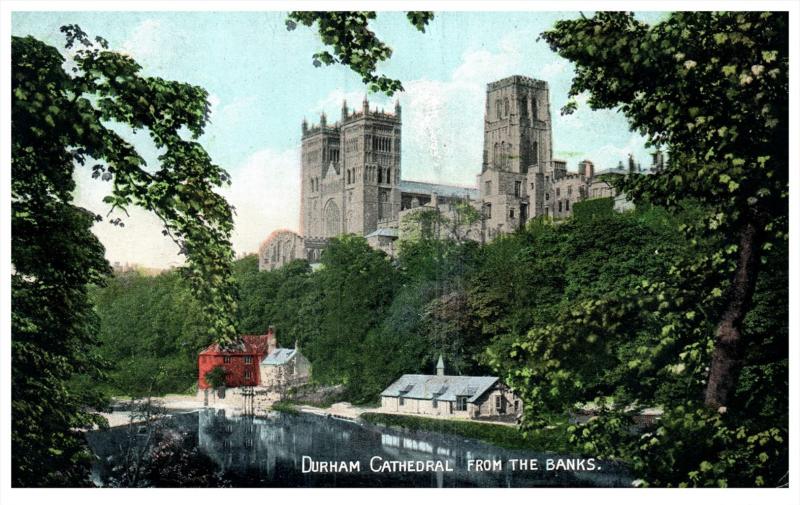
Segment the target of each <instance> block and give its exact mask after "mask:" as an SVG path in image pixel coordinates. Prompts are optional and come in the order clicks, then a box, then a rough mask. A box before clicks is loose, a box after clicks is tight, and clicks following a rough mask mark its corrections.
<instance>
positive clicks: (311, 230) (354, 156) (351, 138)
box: [301, 97, 401, 248]
mask: <svg viewBox="0 0 800 505" xmlns="http://www.w3.org/2000/svg"><path fill="white" fill-rule="evenodd" d="M400 117H401V116H400V104H399V103H397V104H395V110H394V113H393V114H392V113H387V112H384V111H378V110H370V108H369V102H368V101H367V98H366V97H364V102H363V103H362V110H361V111H360V112H355V111H350V110H349V109H348V108H347V102H344V103H342V118H341V120H340V121H339V122H337V123H335V124H334V125H328V124H327V119H326V117H325V114H322V116H321V117H320V123H319V125H313V126H310V127H309V125H308V123H306V122H305V120H304V121H303V138H302V147H301V153H302V161H301V163H302V165H301V174H302V175H301V177H302V184H301V199H302V210H301V212H302V216H301V234H302V235H303V237H304V239H305V240H306V242H307V243H312V242H315V241H316V242H319V241H320V240H323V241H324V239H327V238H331V237H336V236H338V235H342V234H345V233H356V234H361V235H366V234H368V233H371V232H373V231H375V230H376V229H377V228H378V226H379V225H380V224H381V223H387V224H388V223H393V222H396V220H397V214H398V212H399V211H400V129H401V119H400ZM307 248H308V247H307Z"/></svg>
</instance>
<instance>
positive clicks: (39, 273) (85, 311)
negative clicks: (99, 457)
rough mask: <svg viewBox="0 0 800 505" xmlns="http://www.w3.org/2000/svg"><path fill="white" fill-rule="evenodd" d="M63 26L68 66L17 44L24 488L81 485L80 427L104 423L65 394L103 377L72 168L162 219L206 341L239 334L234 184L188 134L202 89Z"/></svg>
mask: <svg viewBox="0 0 800 505" xmlns="http://www.w3.org/2000/svg"><path fill="white" fill-rule="evenodd" d="M62 31H63V32H64V34H65V36H66V48H67V49H68V50H71V55H70V57H69V60H66V59H65V57H64V56H63V55H62V54H61V53H60V52H59V51H58V50H57V49H56V48H54V47H51V46H48V45H47V44H44V43H43V42H41V41H39V40H36V39H35V38H33V37H12V58H11V59H12V68H11V79H12V83H11V84H12V97H11V98H12V111H11V113H12V131H13V138H12V149H11V150H12V167H11V169H12V178H11V181H12V182H11V195H12V218H11V219H12V231H13V233H12V262H13V264H14V273H13V276H12V298H13V300H14V301H13V305H14V306H13V312H14V316H13V318H12V363H13V365H12V366H13V371H12V376H13V386H12V387H13V399H12V418H13V425H14V427H13V437H12V444H13V451H12V454H13V468H14V476H13V480H14V483H15V484H16V485H22V486H25V485H79V484H86V483H87V482H88V481H87V478H88V467H87V464H88V461H89V459H88V453H87V450H86V447H85V442H84V441H83V437H82V436H81V435H80V433H79V432H78V431H76V430H77V429H85V428H89V427H91V426H92V425H93V424H95V423H101V421H100V420H99V418H98V417H97V416H93V415H90V414H88V413H87V412H86V407H87V406H95V407H99V406H100V405H99V403H100V399H99V398H86V397H85V395H83V394H82V393H81V392H80V390H78V391H72V390H69V389H67V388H66V383H67V382H68V381H69V380H70V379H71V378H72V377H73V376H74V375H76V374H80V375H83V376H84V379H87V378H88V380H93V379H96V378H98V377H99V376H100V374H101V373H102V368H103V364H102V361H101V360H100V359H99V358H98V357H97V355H96V352H95V351H94V344H95V343H96V340H95V333H96V331H97V327H96V316H95V315H94V313H93V311H92V308H91V306H90V304H89V302H88V299H87V297H88V293H87V285H88V284H89V283H102V282H103V276H104V275H105V274H107V272H108V269H109V268H108V263H107V262H106V261H105V259H104V250H103V248H102V246H101V245H100V244H99V242H98V241H97V239H96V238H95V237H94V236H93V235H92V234H91V232H90V226H91V224H92V222H93V219H97V218H96V217H95V216H92V215H91V214H90V213H87V212H86V211H84V210H83V209H79V208H76V207H75V206H74V205H73V204H72V193H73V191H74V189H75V182H74V179H73V173H74V171H75V170H76V169H77V170H90V171H91V172H92V174H93V176H94V177H96V178H100V179H102V180H103V181H110V182H111V184H112V189H111V191H110V194H109V195H108V196H107V197H106V198H105V202H106V203H108V204H110V205H111V207H112V210H113V209H119V210H122V211H125V209H127V208H128V207H129V206H130V205H139V206H141V207H143V208H145V209H147V210H149V211H151V212H153V213H155V214H156V215H157V216H159V217H160V218H161V220H162V221H163V223H164V233H165V234H166V235H169V236H170V237H172V238H173V240H175V242H176V243H177V245H178V247H179V248H180V251H181V253H183V254H185V255H186V257H187V266H186V267H185V268H184V269H183V271H184V273H186V274H187V278H188V279H189V281H190V283H191V287H192V292H193V293H194V294H195V295H196V296H197V297H198V299H199V300H200V301H201V303H202V305H203V307H204V311H203V313H204V314H206V315H207V316H208V317H207V319H206V320H205V322H206V326H207V329H206V331H207V334H208V335H210V336H211V338H213V339H214V340H216V341H219V342H222V343H225V342H230V341H232V340H234V339H235V338H236V329H235V325H234V317H235V312H236V311H235V291H234V286H233V282H232V278H231V272H230V262H231V260H232V257H233V253H232V250H231V246H230V241H229V238H230V233H231V228H232V209H231V208H230V207H229V206H228V204H227V203H226V202H225V200H224V199H223V198H222V197H221V196H220V195H219V194H218V193H216V192H215V191H214V189H215V188H217V187H219V186H220V185H222V184H226V183H228V182H229V178H228V175H227V173H226V172H225V171H224V170H223V169H221V168H220V167H218V166H217V165H215V164H214V163H213V162H212V161H211V159H210V157H209V156H208V154H207V153H206V152H205V150H204V149H203V147H202V146H201V145H200V144H199V143H198V142H197V140H196V139H197V138H198V137H199V136H200V135H201V134H202V132H203V128H204V126H205V124H206V121H207V120H208V112H209V109H208V102H207V96H208V95H207V93H206V91H205V90H203V89H202V88H200V87H197V86H192V85H189V84H185V83H179V82H175V81H167V80H164V79H161V78H157V77H144V76H142V75H141V74H140V70H141V67H140V66H139V64H138V63H136V62H135V61H134V60H133V59H131V58H130V57H129V56H126V55H123V54H121V53H117V52H114V51H111V50H109V49H108V44H107V43H106V41H105V40H104V39H102V38H100V37H96V38H95V39H94V40H90V39H89V37H88V35H87V34H86V33H84V32H83V31H82V30H81V29H80V28H79V27H78V26H76V25H68V26H64V27H62ZM114 123H118V124H122V125H126V126H129V127H131V128H133V129H134V130H135V131H136V130H140V129H141V130H146V131H147V132H148V133H149V135H150V138H151V139H152V140H153V142H154V143H155V145H156V147H157V148H158V149H159V152H160V154H159V157H158V161H159V166H157V167H146V166H145V161H144V160H143V159H142V157H141V156H140V154H139V153H138V152H137V150H136V148H135V147H134V146H133V145H132V144H131V143H129V142H127V141H126V140H125V139H124V138H122V137H121V136H120V135H118V134H117V133H116V132H115V131H114V130H113V128H112V127H111V126H110V125H112V124H114ZM112 222H114V223H115V224H119V225H122V224H123V222H122V220H120V219H118V218H115V219H114V220H113V221H112Z"/></svg>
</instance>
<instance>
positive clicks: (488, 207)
mask: <svg viewBox="0 0 800 505" xmlns="http://www.w3.org/2000/svg"><path fill="white" fill-rule="evenodd" d="M486 217H487V218H491V217H492V204H491V203H487V204H486Z"/></svg>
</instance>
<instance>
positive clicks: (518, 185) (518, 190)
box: [514, 181, 522, 198]
mask: <svg viewBox="0 0 800 505" xmlns="http://www.w3.org/2000/svg"><path fill="white" fill-rule="evenodd" d="M521 192H522V182H520V181H515V182H514V196H516V197H517V198H519V195H520V193H521Z"/></svg>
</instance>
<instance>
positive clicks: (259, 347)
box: [200, 332, 275, 354]
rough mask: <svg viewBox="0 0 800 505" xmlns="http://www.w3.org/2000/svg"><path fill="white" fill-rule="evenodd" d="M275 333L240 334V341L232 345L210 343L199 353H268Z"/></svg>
mask: <svg viewBox="0 0 800 505" xmlns="http://www.w3.org/2000/svg"><path fill="white" fill-rule="evenodd" d="M274 343H275V334H274V333H272V332H270V333H267V334H266V335H242V337H241V342H240V343H238V344H235V345H232V346H227V347H222V346H220V345H219V344H211V345H210V346H208V347H206V348H205V349H203V350H202V351H201V352H200V354H269V352H270V351H271V349H270V346H271V345H273V346H274Z"/></svg>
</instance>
